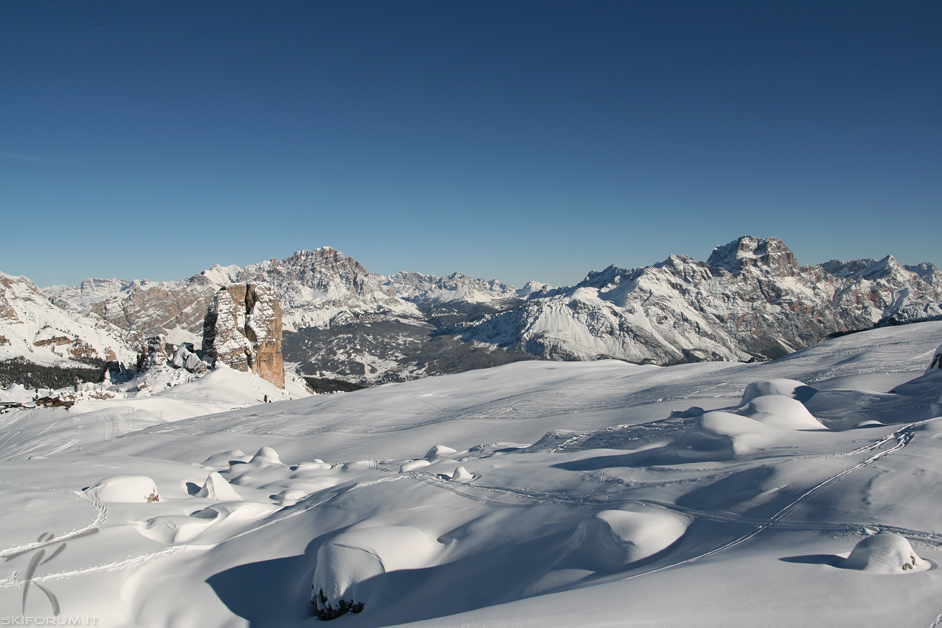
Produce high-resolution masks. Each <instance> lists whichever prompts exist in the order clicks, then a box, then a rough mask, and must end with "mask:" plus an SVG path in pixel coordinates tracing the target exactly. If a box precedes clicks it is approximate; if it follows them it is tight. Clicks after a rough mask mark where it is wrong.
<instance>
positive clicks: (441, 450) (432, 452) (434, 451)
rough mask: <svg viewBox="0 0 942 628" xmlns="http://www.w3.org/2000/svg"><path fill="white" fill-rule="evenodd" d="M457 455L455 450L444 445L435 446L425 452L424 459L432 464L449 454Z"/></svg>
mask: <svg viewBox="0 0 942 628" xmlns="http://www.w3.org/2000/svg"><path fill="white" fill-rule="evenodd" d="M456 453H458V450H457V449H452V448H451V447H446V446H445V445H435V446H434V447H432V448H431V449H429V450H428V451H427V452H425V459H426V460H428V461H429V462H434V461H435V460H437V459H439V458H443V457H445V456H449V455H451V454H456Z"/></svg>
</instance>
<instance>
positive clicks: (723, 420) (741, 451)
mask: <svg viewBox="0 0 942 628" xmlns="http://www.w3.org/2000/svg"><path fill="white" fill-rule="evenodd" d="M779 432H780V430H778V429H776V428H774V427H770V426H768V425H765V424H763V423H760V422H759V421H755V420H753V419H751V418H749V417H744V416H740V415H738V414H733V413H731V412H723V411H722V410H714V411H712V412H706V413H704V415H703V416H701V417H700V419H699V420H698V421H697V423H696V425H694V426H693V427H692V428H690V430H689V431H688V432H687V433H686V434H684V435H683V436H681V437H680V438H679V439H677V440H676V441H674V443H673V447H672V448H673V449H674V450H675V451H676V453H677V454H678V455H680V456H681V457H696V458H701V457H703V456H704V455H705V456H706V457H707V458H709V459H711V460H729V459H732V458H735V457H736V456H744V455H748V454H751V453H754V452H756V451H758V450H760V449H763V448H764V447H767V446H768V445H771V444H772V443H774V442H775V441H776V440H778V434H779Z"/></svg>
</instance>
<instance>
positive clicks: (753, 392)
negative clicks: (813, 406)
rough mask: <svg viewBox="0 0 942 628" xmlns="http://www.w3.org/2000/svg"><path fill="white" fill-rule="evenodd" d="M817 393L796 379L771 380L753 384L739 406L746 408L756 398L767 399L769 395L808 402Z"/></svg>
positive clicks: (745, 392)
mask: <svg viewBox="0 0 942 628" xmlns="http://www.w3.org/2000/svg"><path fill="white" fill-rule="evenodd" d="M816 392H818V391H817V390H816V389H814V388H812V387H811V386H807V385H805V384H803V383H802V382H799V381H798V380H795V379H770V380H766V381H761V382H752V383H751V384H749V385H747V386H746V389H745V390H744V391H743V394H742V401H741V402H740V403H739V405H740V406H744V405H746V404H747V403H749V402H750V401H752V400H753V399H755V398H756V397H765V396H767V395H781V396H783V397H790V398H792V399H797V400H798V401H808V399H810V398H811V397H812V396H813V395H814V394H815V393H816Z"/></svg>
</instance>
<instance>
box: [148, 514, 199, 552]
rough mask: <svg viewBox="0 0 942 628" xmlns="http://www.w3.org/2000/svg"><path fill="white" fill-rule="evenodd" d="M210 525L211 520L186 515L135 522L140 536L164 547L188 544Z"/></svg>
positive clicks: (166, 516)
mask: <svg viewBox="0 0 942 628" xmlns="http://www.w3.org/2000/svg"><path fill="white" fill-rule="evenodd" d="M212 524H213V521H212V520H209V519H206V518H202V517H188V516H186V515H164V516H161V517H154V518H152V519H148V520H147V521H144V522H135V525H136V526H137V530H138V532H140V533H141V535H142V536H144V537H147V538H149V539H152V540H154V541H159V542H161V543H164V544H166V545H172V544H174V543H189V542H190V541H192V540H193V539H195V538H196V537H198V536H199V535H200V534H202V532H203V531H204V530H205V529H206V528H208V527H209V526H211V525H212Z"/></svg>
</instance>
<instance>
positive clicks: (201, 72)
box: [0, 0, 942, 286]
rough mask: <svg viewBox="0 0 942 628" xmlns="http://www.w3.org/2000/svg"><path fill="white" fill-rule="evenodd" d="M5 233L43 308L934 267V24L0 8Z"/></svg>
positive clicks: (620, 5)
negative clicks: (400, 275)
mask: <svg viewBox="0 0 942 628" xmlns="http://www.w3.org/2000/svg"><path fill="white" fill-rule="evenodd" d="M0 221H2V222H0V233H2V237H0V270H2V271H4V272H6V273H8V274H17V275H26V276H27V277H29V278H31V279H33V280H34V281H35V282H37V283H38V284H40V285H42V286H45V285H51V284H56V283H66V284H77V283H78V282H80V281H81V280H82V279H83V278H84V277H88V276H95V277H122V278H128V279H130V278H144V277H146V278H149V279H154V280H163V279H182V278H184V277H188V276H190V275H193V274H196V273H198V272H199V271H201V270H203V269H205V268H209V267H211V266H212V265H214V264H223V265H227V264H238V265H240V266H244V265H247V264H250V263H255V262H258V261H261V260H264V259H268V258H272V257H277V258H284V257H287V256H288V255H290V254H291V253H293V252H294V251H297V250H301V249H312V248H316V247H319V246H333V247H335V248H337V249H339V250H341V251H343V252H344V253H345V254H346V255H348V256H351V257H354V258H356V259H358V260H359V261H361V262H362V263H363V264H364V265H365V266H366V267H367V268H368V269H370V270H372V271H374V272H379V273H393V272H395V271H397V270H411V271H418V272H424V273H430V274H437V275H445V274H450V273H452V272H455V271H458V272H463V273H465V274H469V275H472V276H475V277H485V278H496V279H501V280H503V281H507V282H509V283H512V284H514V285H518V286H519V285H522V284H523V283H525V282H526V281H528V280H538V281H543V282H546V283H551V284H557V285H564V284H567V285H568V284H572V283H575V282H577V281H579V280H580V279H581V278H582V277H584V276H585V274H586V273H587V272H588V271H590V270H592V269H601V268H603V267H605V266H607V265H609V264H612V263H614V264H618V265H619V266H624V267H636V266H645V265H648V264H652V263H654V262H658V261H661V260H663V259H665V258H666V257H667V256H668V255H669V254H670V253H681V254H687V255H691V256H693V257H694V258H696V259H701V260H705V259H706V258H707V256H709V254H710V252H711V251H712V249H713V247H714V246H716V245H719V244H723V243H726V242H729V241H731V240H733V239H735V238H736V237H738V236H739V235H742V234H750V235H756V236H760V237H765V236H777V237H780V238H782V239H783V240H784V241H785V243H786V244H787V245H788V246H789V247H791V248H792V250H793V251H794V252H795V254H796V256H797V257H798V261H799V262H801V263H803V264H811V263H819V262H822V261H825V260H828V259H832V258H840V259H845V260H846V259H851V258H863V257H876V258H879V257H882V256H884V255H886V254H892V255H894V256H895V257H897V259H899V260H900V261H902V262H904V263H907V264H912V263H916V262H921V261H930V262H933V263H935V264H937V265H942V247H940V241H942V238H940V235H942V2H939V1H938V0H913V1H908V0H890V1H886V2H877V1H868V0H848V1H843V2H841V1H829V0H809V1H802V0H787V1H786V0H782V1H776V0H761V1H756V0H743V1H738V2H730V1H724V0H710V1H703V0H684V1H681V0H644V1H640V0H638V1H633V0H616V1H612V2H605V1H591V0H590V1H575V0H573V1H572V2H556V1H553V0H534V1H518V0H500V1H489V0H465V1H462V0H450V1H439V0H426V1H410V0H398V1H394V0H389V1H382V2H380V1H372V2H369V1H361V0H344V1H339V0H337V1H332V2H318V1H314V0H304V1H298V2H288V1H279V2H258V1H252V2H240V1H233V0H226V1H224V2H223V1H219V2H208V1H200V2H191V1H186V2H175V1H167V0H161V1H160V2H128V1H126V0H121V1H117V2H101V1H96V0H86V1H82V2H76V1H74V0H60V1H47V0H30V1H22V2H14V1H7V2H0Z"/></svg>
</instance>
